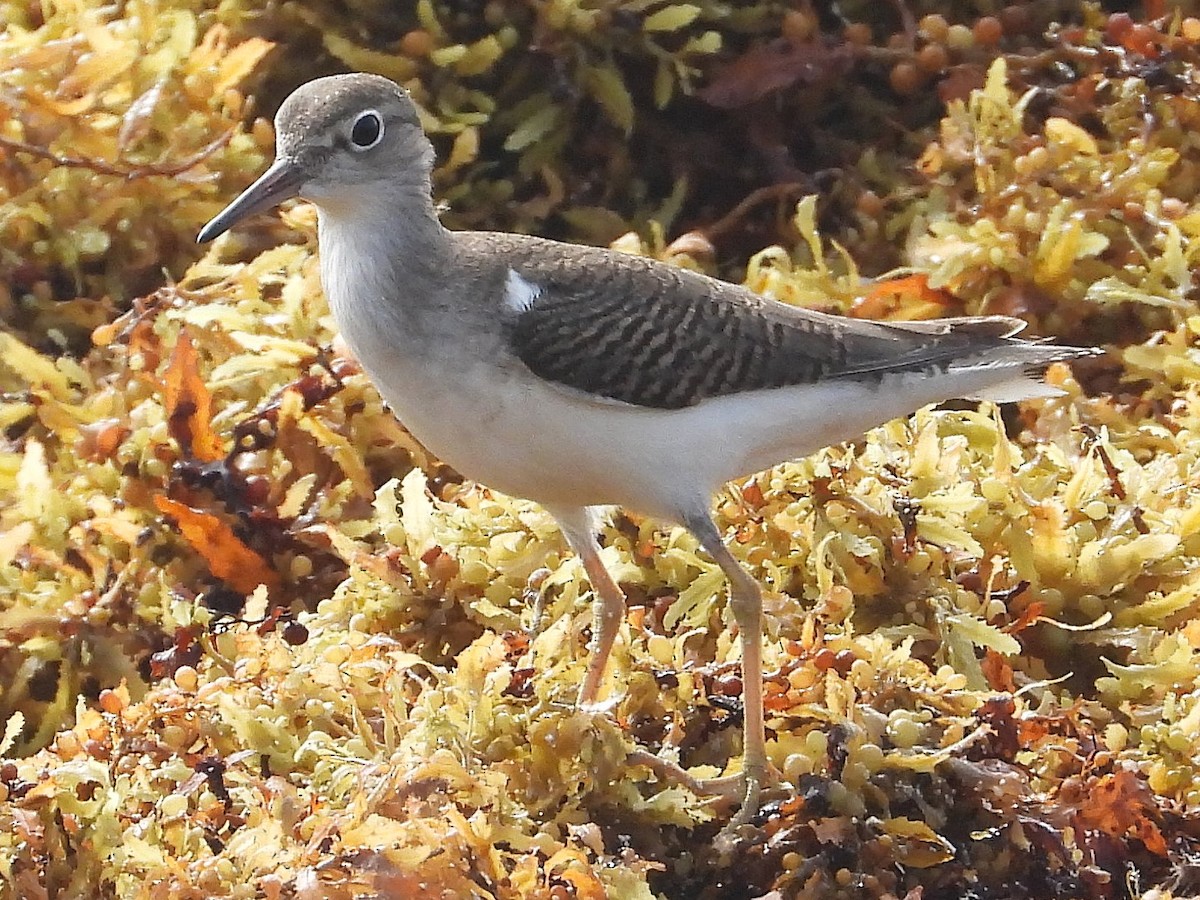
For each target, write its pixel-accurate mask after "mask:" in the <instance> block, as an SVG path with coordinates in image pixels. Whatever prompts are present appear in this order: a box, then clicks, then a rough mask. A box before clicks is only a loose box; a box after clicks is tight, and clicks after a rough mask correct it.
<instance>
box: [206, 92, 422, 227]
mask: <svg viewBox="0 0 1200 900" xmlns="http://www.w3.org/2000/svg"><path fill="white" fill-rule="evenodd" d="M275 140H276V152H275V162H274V163H273V164H272V165H271V167H270V168H269V169H267V171H265V172H264V173H263V174H262V175H261V176H260V177H259V178H258V180H257V181H255V182H254V183H253V184H252V185H250V187H248V188H246V190H245V191H243V192H242V194H241V195H240V196H239V197H237V198H236V199H235V200H234V201H233V202H232V203H230V204H229V205H228V206H226V207H225V209H223V210H222V211H221V212H220V213H218V214H217V215H216V216H215V217H214V218H213V220H212V221H211V222H209V223H208V224H207V225H205V226H204V227H203V228H202V229H201V230H200V233H199V234H198V235H197V237H196V240H197V241H198V242H200V243H204V242H206V241H211V240H212V239H213V238H215V237H218V236H219V235H221V234H223V233H224V232H226V231H228V230H229V229H230V228H232V227H233V226H234V225H236V224H237V223H238V222H240V221H242V220H243V219H245V218H247V217H248V216H251V215H254V214H255V213H259V212H265V211H266V210H268V209H271V208H272V207H275V206H277V205H279V204H280V203H282V202H283V201H284V200H288V199H290V198H292V197H297V196H299V197H303V198H304V199H306V200H310V201H312V202H313V203H315V204H316V205H317V207H318V208H320V209H323V210H327V211H331V212H332V211H334V210H339V211H340V210H342V209H345V210H346V211H348V212H351V213H352V211H353V208H354V206H356V205H357V204H358V203H360V202H361V201H362V200H364V199H366V198H370V197H372V196H379V195H380V194H381V193H387V192H389V191H394V190H396V189H397V188H398V187H399V186H401V185H403V184H404V183H405V180H406V176H407V177H408V179H409V180H410V181H413V182H415V184H416V185H417V186H418V187H422V186H423V189H424V191H425V193H426V196H427V195H428V178H429V170H430V167H431V166H432V163H433V149H432V147H431V146H430V144H429V141H428V139H427V138H426V137H425V133H424V131H423V130H422V128H421V122H420V119H419V118H418V116H417V108H416V106H415V105H414V104H413V102H412V100H411V99H410V98H409V96H408V93H407V92H406V91H405V90H404V89H403V88H402V87H400V86H399V85H397V84H396V83H395V82H393V81H390V80H388V79H387V78H383V77H381V76H379V75H366V74H354V75H331V76H329V77H327V78H318V79H316V80H315V81H310V82H308V83H307V84H303V85H301V86H300V87H298V88H297V89H296V90H295V91H293V92H292V94H291V95H290V96H289V97H288V98H287V100H285V101H284V102H283V105H282V106H281V107H279V112H278V113H276V115H275Z"/></svg>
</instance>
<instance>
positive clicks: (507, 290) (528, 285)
mask: <svg viewBox="0 0 1200 900" xmlns="http://www.w3.org/2000/svg"><path fill="white" fill-rule="evenodd" d="M540 296H542V287H541V285H539V284H534V283H533V282H532V281H527V280H526V279H524V278H522V277H521V275H520V273H518V272H517V270H516V269H509V270H508V279H507V280H506V281H505V282H504V304H505V306H507V307H508V308H509V309H511V310H512V311H513V312H516V313H523V312H527V311H528V310H529V309H530V308H531V307H532V306H533V302H534V301H535V300H537V298H538V297H540Z"/></svg>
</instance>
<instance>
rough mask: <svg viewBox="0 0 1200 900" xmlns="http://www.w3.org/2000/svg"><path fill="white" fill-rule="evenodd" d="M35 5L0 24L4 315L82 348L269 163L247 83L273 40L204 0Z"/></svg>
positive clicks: (54, 342) (46, 342)
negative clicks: (250, 125) (231, 189)
mask: <svg viewBox="0 0 1200 900" xmlns="http://www.w3.org/2000/svg"><path fill="white" fill-rule="evenodd" d="M25 6H26V8H25V10H24V12H23V14H22V13H20V12H14V11H13V10H9V9H7V7H6V10H5V21H6V22H7V25H6V27H4V29H3V31H2V32H0V93H2V96H3V100H2V101H0V110H2V112H0V160H3V167H2V168H0V204H3V215H0V245H2V246H3V250H0V317H2V318H3V320H4V321H5V322H7V323H8V324H9V327H12V328H18V329H21V330H22V331H23V332H24V333H26V334H28V335H31V336H33V339H34V340H35V341H36V342H38V343H39V344H42V345H43V346H54V347H57V348H59V349H65V348H68V347H70V348H71V349H72V350H78V349H79V347H80V345H81V343H82V342H84V341H86V336H87V334H88V333H89V332H90V331H91V329H92V328H93V327H95V326H96V325H99V324H101V323H102V322H104V321H107V320H108V319H110V318H111V317H112V315H113V308H114V306H116V307H118V308H119V307H120V306H121V304H124V303H126V302H127V301H128V298H129V297H130V296H133V295H136V294H139V293H144V292H146V291H148V290H151V289H153V288H154V287H155V286H156V285H157V284H159V283H161V280H162V272H163V270H164V269H167V270H176V271H177V270H179V269H181V268H182V267H183V266H185V265H186V264H187V263H188V262H189V261H191V260H192V259H194V258H195V255H196V251H195V250H194V249H193V247H192V246H191V244H192V241H191V237H192V235H193V234H194V232H195V230H196V229H197V228H198V227H199V226H200V225H201V224H203V223H204V222H205V221H206V220H207V218H208V217H209V216H211V215H212V214H213V212H215V211H216V209H218V208H219V201H218V199H217V196H218V194H217V192H218V190H220V191H225V190H228V186H229V185H230V184H237V183H242V182H243V181H245V180H246V179H248V178H249V177H250V176H251V174H252V173H253V172H255V171H257V170H258V169H259V168H260V167H261V165H262V164H263V159H264V155H263V149H264V144H265V143H266V141H267V139H268V138H269V135H267V134H265V133H263V132H262V131H261V130H257V131H254V132H249V133H248V132H246V131H244V130H243V129H241V128H240V127H239V122H240V120H241V118H242V117H243V116H244V115H245V113H246V112H247V107H246V104H245V99H244V97H243V96H242V94H241V93H240V91H239V88H240V87H241V84H242V82H243V80H244V79H245V78H246V76H247V75H248V74H249V73H250V72H252V71H253V70H254V69H255V68H256V67H257V66H258V65H259V63H260V62H261V60H262V58H263V57H264V55H265V54H266V53H267V52H268V51H269V50H270V48H271V44H270V43H268V42H267V41H265V40H262V39H259V38H251V39H249V40H245V41H241V42H238V41H236V40H233V39H232V38H231V36H230V33H229V30H228V28H226V27H225V26H223V25H219V24H215V23H214V22H213V21H212V18H211V16H209V15H207V14H201V13H200V12H198V11H197V7H199V6H200V4H197V3H187V2H177V3H159V2H147V0H134V2H130V3H125V4H122V5H121V6H120V8H118V7H117V6H115V5H112V4H102V3H98V2H96V3H93V2H87V0H81V2H77V3H63V4H27V5H25Z"/></svg>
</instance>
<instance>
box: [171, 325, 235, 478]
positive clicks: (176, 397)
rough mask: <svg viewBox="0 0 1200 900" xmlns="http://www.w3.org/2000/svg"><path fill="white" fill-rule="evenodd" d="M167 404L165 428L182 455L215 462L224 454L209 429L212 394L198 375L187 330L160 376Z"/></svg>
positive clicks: (181, 336)
mask: <svg viewBox="0 0 1200 900" xmlns="http://www.w3.org/2000/svg"><path fill="white" fill-rule="evenodd" d="M162 386H163V394H164V397H165V402H166V407H167V431H168V432H169V433H170V435H171V437H173V438H175V440H176V441H177V442H178V443H179V447H180V449H181V450H182V451H183V454H184V456H192V457H195V458H196V459H199V460H201V461H203V462H215V461H216V460H218V459H220V458H221V457H223V456H224V455H225V451H224V450H223V449H222V447H221V441H220V439H219V438H218V437H217V435H216V433H215V432H214V431H213V430H212V395H211V394H209V391H208V387H207V385H205V383H204V379H203V378H201V377H200V364H199V358H198V357H197V354H196V346H195V344H193V343H192V339H191V337H190V336H189V335H188V333H187V330H186V329H184V330H183V331H181V332H180V333H179V339H178V340H177V341H176V342H175V349H174V351H172V353H171V359H170V362H168V363H167V371H166V373H165V375H164V376H163V382H162Z"/></svg>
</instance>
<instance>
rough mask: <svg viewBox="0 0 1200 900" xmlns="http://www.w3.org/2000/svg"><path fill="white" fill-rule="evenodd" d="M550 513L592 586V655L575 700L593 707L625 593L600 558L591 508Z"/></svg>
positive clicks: (610, 649) (620, 620) (590, 646)
mask: <svg viewBox="0 0 1200 900" xmlns="http://www.w3.org/2000/svg"><path fill="white" fill-rule="evenodd" d="M553 514H554V517H555V519H557V520H558V524H559V528H561V529H562V532H563V534H564V535H565V536H566V538H567V542H568V543H569V544H570V545H571V549H572V550H574V551H575V553H576V554H577V555H578V556H579V561H580V562H582V563H583V570H584V571H585V572H586V573H587V577H588V582H589V583H590V584H591V586H592V613H593V616H594V622H593V625H592V640H591V643H590V644H589V645H588V650H589V651H590V653H591V655H590V657H589V659H588V664H587V671H586V672H585V673H584V677H583V684H582V685H580V688H579V699H578V701H577V702H578V704H579V706H581V707H590V706H595V704H596V700H597V697H598V696H599V694H600V682H601V681H602V680H603V678H604V670H605V669H606V668H607V667H608V659H609V657H610V656H611V655H612V648H613V644H614V643H616V640H617V633H618V632H619V631H620V629H621V622H622V620H623V619H624V618H625V592H624V591H622V590H621V588H620V587H619V586H618V585H617V583H616V582H615V581H613V578H612V576H611V575H610V574H609V573H608V569H606V568H605V566H604V562H603V561H602V560H601V559H600V543H599V541H597V540H596V520H595V516H594V515H593V512H592V510H590V509H584V510H572V511H571V512H567V513H564V512H563V511H561V510H555V511H554V513H553Z"/></svg>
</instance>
